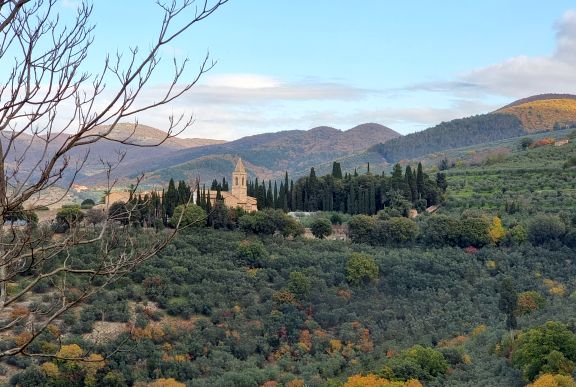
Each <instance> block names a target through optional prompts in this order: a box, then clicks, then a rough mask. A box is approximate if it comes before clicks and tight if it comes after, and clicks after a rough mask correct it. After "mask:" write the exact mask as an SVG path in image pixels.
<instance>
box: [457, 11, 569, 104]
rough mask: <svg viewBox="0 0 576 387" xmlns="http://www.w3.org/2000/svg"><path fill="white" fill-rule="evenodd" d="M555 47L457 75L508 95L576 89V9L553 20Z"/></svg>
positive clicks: (490, 91)
mask: <svg viewBox="0 0 576 387" xmlns="http://www.w3.org/2000/svg"><path fill="white" fill-rule="evenodd" d="M555 28H556V47H555V49H554V52H553V53H551V54H550V55H548V56H537V57H531V56H518V57H513V58H510V59H508V60H506V61H504V62H502V63H498V64H494V65H491V66H487V67H484V68H479V69H476V70H473V71H470V72H468V73H467V74H464V75H462V76H460V77H459V81H460V82H465V83H466V84H472V85H474V86H475V87H476V88H478V89H479V90H480V91H484V92H487V93H490V94H497V95H504V96H509V97H515V98H518V97H527V96H529V95H532V94H541V93H575V92H576V12H575V11H567V12H565V13H564V15H563V16H562V17H561V18H560V20H559V21H558V22H557V23H556V26H555Z"/></svg>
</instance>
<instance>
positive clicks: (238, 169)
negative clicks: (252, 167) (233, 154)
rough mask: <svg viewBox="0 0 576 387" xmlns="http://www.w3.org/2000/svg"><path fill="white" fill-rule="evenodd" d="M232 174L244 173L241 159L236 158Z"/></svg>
mask: <svg viewBox="0 0 576 387" xmlns="http://www.w3.org/2000/svg"><path fill="white" fill-rule="evenodd" d="M234 173H246V169H245V168H244V163H243V162H242V159H241V158H240V157H238V162H237V163H236V168H235V169H234Z"/></svg>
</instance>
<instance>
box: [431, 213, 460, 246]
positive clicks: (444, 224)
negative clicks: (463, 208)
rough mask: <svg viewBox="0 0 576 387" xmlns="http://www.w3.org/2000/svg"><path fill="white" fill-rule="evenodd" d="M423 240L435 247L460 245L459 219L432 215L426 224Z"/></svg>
mask: <svg viewBox="0 0 576 387" xmlns="http://www.w3.org/2000/svg"><path fill="white" fill-rule="evenodd" d="M423 229H424V230H423V232H422V239H423V240H424V242H425V243H426V244H429V245H433V246H444V245H449V246H455V245H457V244H458V238H459V235H460V226H459V222H458V220H457V219H454V218H452V217H450V216H447V215H432V216H430V217H428V218H427V219H426V221H425V223H424V227H423Z"/></svg>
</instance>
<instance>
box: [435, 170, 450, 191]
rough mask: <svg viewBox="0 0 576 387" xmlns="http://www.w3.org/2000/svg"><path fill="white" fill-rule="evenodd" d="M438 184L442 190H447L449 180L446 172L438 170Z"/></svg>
mask: <svg viewBox="0 0 576 387" xmlns="http://www.w3.org/2000/svg"><path fill="white" fill-rule="evenodd" d="M436 185H437V186H438V188H440V189H441V190H442V191H444V192H446V188H448V182H447V181H446V174H445V173H443V172H438V173H437V174H436Z"/></svg>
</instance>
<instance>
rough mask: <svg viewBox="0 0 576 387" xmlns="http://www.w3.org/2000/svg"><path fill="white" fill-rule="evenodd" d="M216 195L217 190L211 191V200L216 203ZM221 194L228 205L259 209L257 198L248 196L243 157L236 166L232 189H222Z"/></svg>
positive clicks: (246, 209) (250, 209) (253, 209)
mask: <svg viewBox="0 0 576 387" xmlns="http://www.w3.org/2000/svg"><path fill="white" fill-rule="evenodd" d="M216 195H217V192H216V191H210V202H211V203H212V204H215V203H216ZM221 195H222V198H223V199H224V204H225V205H226V207H230V208H237V207H240V208H242V209H243V210H245V211H248V212H252V211H258V207H257V206H256V198H253V197H252V196H248V174H247V173H246V169H245V168H244V163H242V159H238V162H237V163H236V168H234V172H232V189H231V190H230V191H222V192H221Z"/></svg>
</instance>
